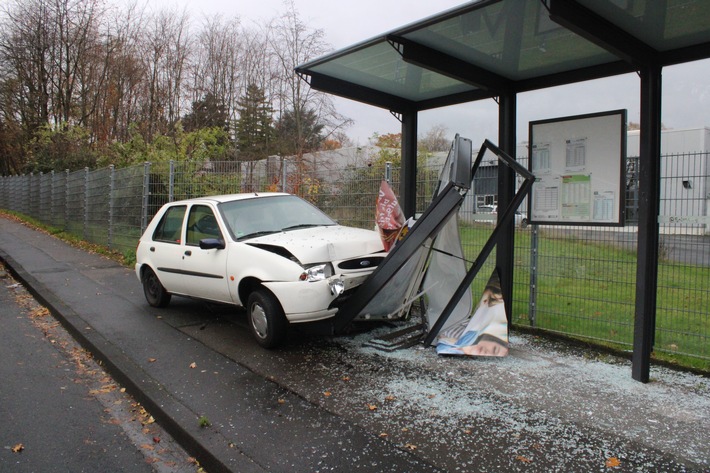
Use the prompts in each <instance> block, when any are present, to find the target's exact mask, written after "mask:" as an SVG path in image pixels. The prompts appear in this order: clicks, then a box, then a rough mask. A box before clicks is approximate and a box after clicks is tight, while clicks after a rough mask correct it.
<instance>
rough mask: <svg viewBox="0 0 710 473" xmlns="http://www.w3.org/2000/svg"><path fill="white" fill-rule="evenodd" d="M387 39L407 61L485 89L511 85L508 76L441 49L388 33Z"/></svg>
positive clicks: (506, 87) (497, 89) (497, 91)
mask: <svg viewBox="0 0 710 473" xmlns="http://www.w3.org/2000/svg"><path fill="white" fill-rule="evenodd" d="M387 40H388V41H390V43H391V44H393V46H394V47H395V49H397V51H398V52H399V53H400V54H401V55H402V59H404V61H405V62H407V63H410V64H414V65H416V66H419V67H423V68H425V69H428V70H430V71H434V72H437V73H439V74H442V75H445V76H447V77H451V78H452V79H456V80H459V81H461V82H465V83H467V84H470V85H473V86H475V87H478V88H480V89H484V90H487V91H495V92H496V93H501V92H504V91H506V90H509V89H510V88H511V87H512V82H511V81H510V80H509V79H508V78H506V77H503V76H501V75H498V74H496V73H494V72H491V71H489V70H487V69H484V68H482V67H478V66H476V65H474V64H472V63H470V62H467V61H464V60H462V59H459V58H457V57H454V56H451V55H449V54H446V53H444V52H442V51H439V50H436V49H433V48H430V47H428V46H425V45H423V44H419V43H417V42H415V41H412V40H409V39H406V38H402V37H398V36H392V35H390V36H388V37H387Z"/></svg>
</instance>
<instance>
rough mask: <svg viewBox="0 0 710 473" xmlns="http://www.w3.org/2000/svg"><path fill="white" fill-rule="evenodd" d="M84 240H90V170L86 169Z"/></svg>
mask: <svg viewBox="0 0 710 473" xmlns="http://www.w3.org/2000/svg"><path fill="white" fill-rule="evenodd" d="M83 233H84V240H88V239H89V168H88V167H85V168H84V232H83Z"/></svg>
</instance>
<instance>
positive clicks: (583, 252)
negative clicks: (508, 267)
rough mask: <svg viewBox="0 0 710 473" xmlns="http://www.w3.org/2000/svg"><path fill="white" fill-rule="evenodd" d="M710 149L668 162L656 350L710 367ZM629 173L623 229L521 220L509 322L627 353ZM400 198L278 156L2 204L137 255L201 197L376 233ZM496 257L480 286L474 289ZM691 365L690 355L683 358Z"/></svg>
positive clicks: (631, 225) (631, 254) (5, 183)
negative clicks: (242, 201)
mask: <svg viewBox="0 0 710 473" xmlns="http://www.w3.org/2000/svg"><path fill="white" fill-rule="evenodd" d="M707 161H708V154H707V153H697V154H684V155H673V156H664V157H663V168H662V169H663V170H664V175H663V177H662V182H661V188H662V202H661V214H662V215H661V216H660V218H659V225H660V233H661V238H660V247H659V254H660V255H661V262H660V265H659V276H658V278H659V280H658V295H657V318H656V332H655V351H656V352H657V353H662V354H664V355H666V357H668V356H670V355H682V357H681V358H680V362H681V363H683V364H686V365H692V366H696V367H700V368H702V369H708V368H709V367H710V315H709V314H708V308H709V307H710V236H709V235H708V198H709V197H710V192H709V191H708V190H709V189H710V184H709V183H708V182H709V180H708V173H707V166H706V164H707ZM628 162H629V165H628V166H627V173H628V176H627V196H626V197H627V208H626V215H627V225H626V226H625V227H562V226H532V225H531V226H526V225H525V224H524V220H523V218H524V214H522V215H519V216H516V222H517V224H516V234H515V255H514V261H515V274H514V284H515V286H514V288H513V291H514V301H513V312H514V313H513V314H511V318H512V320H513V322H514V323H515V324H517V325H521V326H531V327H536V328H539V329H542V330H545V331H550V332H554V333H559V334H564V335H568V336H574V337H581V338H584V339H586V340H590V341H596V342H600V343H604V344H612V345H613V346H615V347H621V348H622V349H630V348H631V346H632V341H633V327H634V310H635V294H636V293H635V291H636V286H635V284H636V282H635V279H636V244H637V228H636V226H635V215H636V210H637V202H636V193H637V184H638V179H636V176H635V175H634V172H635V171H634V170H635V169H636V166H635V158H629V160H628ZM438 172H439V167H438V166H422V165H420V166H419V170H418V173H419V175H418V184H417V208H418V209H417V210H418V211H419V212H421V211H423V210H424V209H425V208H426V206H427V205H428V203H429V201H430V200H431V196H432V193H433V189H434V187H435V185H436V181H437V176H438ZM385 177H387V178H388V179H389V180H390V181H391V182H392V186H393V188H394V189H395V191H396V190H398V186H399V169H396V168H392V167H391V166H389V165H387V164H384V165H381V166H377V165H368V164H361V165H348V166H335V165H333V164H332V163H328V164H326V163H318V162H315V161H313V162H309V163H305V162H294V161H291V160H286V159H282V158H277V157H273V158H270V159H268V160H262V161H257V162H208V163H196V162H181V163H177V162H172V163H167V164H163V165H151V164H149V163H146V164H144V165H140V166H134V167H129V168H123V169H115V168H113V167H109V168H106V169H99V170H94V171H89V170H83V171H77V172H71V173H70V172H52V173H48V174H38V175H23V176H5V177H0V208H4V209H8V210H12V211H16V212H19V213H22V214H25V215H28V216H31V217H33V218H35V219H38V220H40V221H41V222H43V223H45V224H47V225H51V226H53V227H57V228H59V229H61V230H63V231H65V232H68V233H71V234H74V235H76V236H79V237H80V238H83V239H85V240H87V241H90V242H93V243H96V244H99V245H103V246H107V247H109V248H110V249H113V250H116V251H119V252H124V253H130V252H131V251H133V250H134V249H135V246H136V242H137V240H138V238H139V236H140V234H141V233H142V231H143V229H144V228H145V227H146V225H147V223H148V222H149V221H150V218H151V217H152V216H153V215H154V214H155V212H156V211H157V210H158V209H159V208H160V206H161V205H163V204H164V203H166V202H169V201H174V200H180V199H185V198H190V197H197V196H202V195H210V194H212V195H214V194H227V193H237V192H257V191H258V192H263V191H285V192H290V193H294V194H297V195H300V196H301V197H303V198H305V199H307V200H309V201H311V202H313V203H314V204H315V205H317V206H318V207H320V208H321V209H322V210H324V211H325V212H326V213H328V214H329V215H331V216H332V217H333V218H335V219H336V220H338V221H339V222H340V223H341V224H344V225H350V226H357V227H363V228H373V227H374V206H375V200H376V198H377V194H378V190H379V186H380V182H381V181H382V179H383V178H385ZM496 189H497V168H495V166H489V167H488V168H482V169H480V170H479V175H478V176H477V177H476V178H475V179H474V183H473V186H472V190H471V191H470V192H469V194H468V195H467V197H466V199H465V201H464V204H463V206H462V208H461V210H460V212H459V220H460V227H461V235H462V242H463V246H464V253H465V255H466V258H467V259H468V260H469V261H471V260H472V259H473V258H474V257H475V256H476V255H477V253H478V251H479V249H480V248H481V246H482V245H483V243H484V242H485V240H486V238H487V237H488V235H490V232H491V231H492V229H493V225H494V223H495V214H491V213H490V212H491V208H494V207H493V206H494V205H495V203H496V200H497V199H496V194H497V192H496ZM493 262H494V255H492V256H491V258H490V259H489V261H488V262H487V263H486V265H487V266H484V268H483V269H482V271H481V272H480V275H481V276H480V277H479V279H481V281H475V282H474V294H476V293H478V292H476V291H478V290H479V289H480V288H482V285H484V284H485V279H487V278H488V276H489V274H490V272H491V271H492V269H493ZM683 357H684V358H683Z"/></svg>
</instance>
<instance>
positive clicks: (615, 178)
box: [527, 109, 627, 227]
mask: <svg viewBox="0 0 710 473" xmlns="http://www.w3.org/2000/svg"><path fill="white" fill-rule="evenodd" d="M626 117H627V111H626V110H625V109H620V110H610V111H604V112H597V113H588V114H582V115H572V116H566V117H558V118H550V119H545V120H536V121H531V122H529V134H528V136H529V137H530V143H529V146H528V170H529V171H530V172H532V173H533V174H534V175H535V183H534V184H533V187H532V190H531V192H530V195H529V198H528V209H527V216H528V219H527V221H528V223H529V224H533V225H565V226H568V225H571V226H604V227H620V226H623V225H624V221H625V213H626V212H625V209H626V188H625V184H626V165H625V163H626V131H627V122H626ZM600 119H602V120H605V119H609V120H615V121H618V124H614V123H611V124H609V126H605V127H604V129H605V130H606V129H607V128H608V129H615V130H617V131H618V134H617V133H614V135H615V136H610V135H609V134H608V133H605V134H602V133H598V132H597V131H596V129H595V127H594V126H592V124H593V123H597V124H599V123H601V122H600ZM604 125H606V124H604ZM617 125H618V126H617ZM551 127H552V128H551ZM554 127H556V128H557V130H560V129H561V130H563V132H565V131H566V134H564V136H565V137H567V139H562V138H560V137H552V138H551V137H550V135H554V133H551V132H550V130H551V129H554ZM602 131H603V130H602ZM541 146H549V147H550V148H551V149H554V150H556V151H557V153H558V154H557V155H556V156H558V160H559V151H558V150H559V149H565V152H566V156H567V157H566V158H565V163H564V165H562V166H560V165H559V164H558V165H556V164H555V160H554V159H550V160H549V161H550V163H551V164H550V167H549V168H547V169H546V170H545V171H544V172H541V171H540V170H539V168H538V169H535V167H536V164H539V163H538V161H539V155H538V158H537V159H534V156H533V155H534V153H535V152H536V151H537V152H538V153H539V152H540V150H542V149H544V148H539V147H541ZM575 146H578V147H580V148H584V149H582V150H581V153H580V154H582V155H584V156H585V157H584V164H582V165H579V166H576V163H572V164H571V165H570V162H569V159H570V158H569V156H570V147H571V148H574V147H575ZM588 146H589V147H590V148H591V149H595V148H596V147H598V146H605V147H607V148H609V151H610V152H609V153H608V154H606V155H604V156H601V157H602V158H603V159H604V161H601V162H600V161H599V158H600V155H594V156H593V158H596V161H593V162H592V163H591V164H593V169H595V170H601V169H603V170H605V172H604V173H603V175H604V179H606V180H610V181H611V182H610V184H609V185H608V186H606V187H603V188H601V189H599V188H597V190H596V191H595V190H594V187H593V186H594V184H597V183H598V182H599V181H598V180H593V179H594V172H592V171H591V168H590V167H589V165H588V164H587V161H586V159H587V158H586V155H585V153H586V151H585V150H586V149H587V147H588ZM616 150H618V153H617V152H616ZM548 153H549V151H548ZM573 154H574V149H572V155H573ZM615 169H616V170H618V173H614V172H613V170H615ZM544 179H547V180H548V181H550V180H552V179H557V180H558V186H559V187H558V189H557V195H556V196H555V197H554V198H556V199H557V212H558V215H556V216H554V215H553V216H550V217H545V218H543V212H542V211H539V210H538V209H540V208H541V207H540V205H542V206H543V207H545V206H547V208H549V205H548V204H546V203H544V201H543V203H542V204H540V205H537V204H538V202H537V201H536V199H537V200H540V199H542V197H541V192H542V194H545V192H544V191H539V192H537V193H536V189H535V185H538V186H540V185H543V184H544V182H543V180H544ZM563 182H564V183H570V185H569V186H568V187H569V188H573V186H575V184H574V182H578V183H579V185H578V186H577V187H578V188H582V189H584V190H585V192H588V194H589V198H588V202H587V205H588V207H589V209H588V212H587V216H586V217H585V216H580V217H577V218H575V217H574V216H573V215H567V216H563V215H562V214H563V213H564V210H565V209H563V205H562V199H563V198H564V197H563V194H564V193H565V192H566V190H565V189H564V188H562V186H563V184H562V183H563ZM560 188H562V189H560ZM587 188H588V189H587ZM551 189H552V190H553V191H554V190H555V189H554V187H551ZM600 190H601V191H603V192H599V191H600ZM613 193H615V194H616V195H613ZM603 194H607V197H608V195H611V196H613V198H614V199H616V200H617V202H616V203H614V202H612V205H611V207H612V208H611V211H609V209H608V206H609V204H608V201H609V199H608V198H605V195H603ZM564 195H566V194H564ZM545 198H548V197H545ZM580 208H583V204H582V205H580ZM609 212H610V213H611V217H610V218H601V219H599V218H595V217H594V216H595V215H598V214H600V215H607V214H609ZM569 213H570V214H573V213H574V212H569Z"/></svg>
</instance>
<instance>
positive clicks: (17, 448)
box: [10, 443, 25, 453]
mask: <svg viewBox="0 0 710 473" xmlns="http://www.w3.org/2000/svg"><path fill="white" fill-rule="evenodd" d="M24 449H25V446H24V445H22V444H21V443H18V444H17V445H15V446H13V447H12V448H11V449H10V450H12V453H20V452H21V451H22V450H24Z"/></svg>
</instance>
